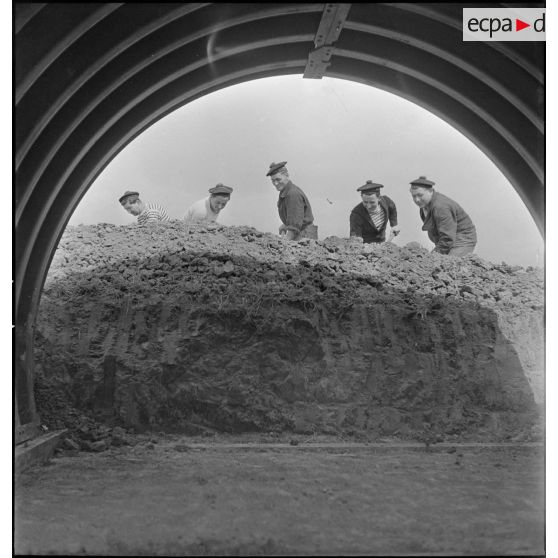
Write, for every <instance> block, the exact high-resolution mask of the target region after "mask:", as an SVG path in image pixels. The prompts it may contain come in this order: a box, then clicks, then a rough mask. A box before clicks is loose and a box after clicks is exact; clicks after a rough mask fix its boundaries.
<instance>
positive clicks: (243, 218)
mask: <svg viewBox="0 0 558 558" xmlns="http://www.w3.org/2000/svg"><path fill="white" fill-rule="evenodd" d="M283 160H286V161H288V168H289V171H290V175H291V179H292V180H293V182H294V183H295V184H297V185H298V186H300V187H301V188H302V189H303V190H304V191H305V192H306V194H307V195H308V197H309V199H310V202H311V204H312V209H313V212H314V217H315V224H317V225H318V234H319V238H325V237H326V236H331V235H336V236H341V237H346V236H348V235H349V213H350V211H351V209H352V208H353V207H354V206H355V205H356V204H358V203H359V202H360V196H359V195H358V192H356V188H357V187H358V186H360V185H362V184H364V182H365V181H366V180H368V179H372V180H373V181H375V182H380V183H382V184H384V185H385V188H384V189H383V191H382V193H383V194H386V195H388V196H389V197H391V198H392V199H393V200H394V201H395V203H396V205H397V210H398V214H399V224H400V227H401V234H400V236H399V237H398V238H397V239H395V243H396V244H398V245H404V244H406V243H407V242H410V241H418V242H420V243H422V244H423V245H424V246H425V247H428V248H431V247H432V244H431V243H430V241H429V240H428V237H427V236H426V233H425V232H422V231H421V225H422V223H421V221H420V218H419V215H418V208H417V207H416V206H415V205H414V203H413V202H412V200H411V196H410V194H409V181H410V180H412V179H414V178H416V177H418V176H419V175H426V176H427V177H428V178H430V179H431V180H433V181H434V182H436V188H437V189H438V190H439V191H440V192H442V193H444V194H446V195H448V196H450V197H451V198H453V199H455V200H456V201H457V202H458V203H460V204H461V205H462V206H463V208H464V209H465V210H466V211H467V212H468V213H469V215H470V216H471V218H472V219H473V221H474V223H475V225H476V227H477V232H478V237H479V242H478V245H477V249H476V252H477V253H478V254H479V255H480V256H481V257H483V258H486V259H489V260H491V261H495V262H501V261H506V262H507V263H510V264H519V265H523V266H528V265H535V266H542V265H543V263H544V256H543V254H544V252H543V251H544V243H543V241H542V238H541V236H540V234H539V232H538V230H537V228H536V225H535V223H534V221H533V219H532V218H531V216H530V215H529V212H528V211H527V208H526V207H525V205H524V204H523V202H522V201H521V199H520V197H519V195H518V194H517V193H516V192H515V190H514V189H513V188H512V186H511V184H510V183H509V181H508V180H507V179H506V178H505V177H504V176H503V174H502V173H501V172H500V171H499V170H498V169H497V167H496V166H495V165H494V164H493V163H492V162H491V161H490V160H489V159H488V157H487V156H486V155H484V154H483V153H482V152H481V151H480V150H479V149H478V148H477V147H476V146H475V145H474V144H473V143H472V142H471V141H469V140H468V139H467V138H466V137H465V136H463V135H462V134H461V133H460V132H458V131H457V130H455V129H454V128H452V127H451V126H450V125H449V124H448V123H446V122H444V121H443V120H441V119H440V118H438V117H437V116H435V115H433V114H432V113H430V112H428V111H427V110H425V109H423V108H421V107H419V106H417V105H414V104H413V103H410V102H408V101H406V100H405V99H403V98H400V97H397V96H395V95H393V94H390V93H387V92H384V91H381V90H379V89H375V88H372V87H369V86H366V85H362V84H357V83H353V82H349V81H344V80H339V79H333V78H324V79H322V80H303V79H302V78H301V76H284V77H274V78H266V79H261V80H256V81H252V82H248V83H244V84H240V85H235V86H232V87H229V88H226V89H224V90H221V91H218V92H216V93H212V94H210V95H208V96H206V97H204V98H202V99H199V100H196V101H194V102H192V103H190V104H188V105H186V106H184V107H182V108H181V109H179V110H176V111H175V112H173V113H172V114H170V115H168V116H167V117H165V118H163V119H162V120H160V121H159V122H157V123H156V124H154V125H153V126H151V127H150V128H149V129H148V130H146V131H145V132H144V133H143V134H141V135H140V136H138V137H137V138H136V139H135V140H134V141H132V142H131V143H130V144H129V145H128V146H127V147H126V148H124V150H123V151H122V152H121V153H120V154H119V155H117V157H116V158H115V159H114V160H113V161H112V162H111V163H110V164H109V165H108V166H107V167H106V169H105V170H104V171H103V172H102V173H101V174H100V176H99V177H98V178H97V180H96V181H95V182H94V183H93V185H92V186H91V188H90V190H89V191H88V192H87V193H86V195H85V196H84V198H83V199H82V201H81V203H80V205H79V206H78V207H77V209H76V211H75V212H74V214H73V215H72V218H71V220H70V224H73V225H76V224H80V223H83V224H93V223H99V222H106V223H115V224H125V223H132V222H134V220H135V218H133V217H132V216H131V215H129V214H127V213H126V212H125V211H124V210H123V209H122V208H121V207H120V205H119V203H118V198H119V197H120V195H121V194H122V193H123V192H124V191H125V190H130V189H134V190H138V191H139V192H140V194H141V197H142V199H143V200H144V201H151V202H157V203H160V204H162V205H163V206H164V207H165V208H166V209H167V211H168V213H169V215H170V216H171V217H172V218H182V217H183V215H184V214H185V212H186V210H187V208H188V207H189V206H190V205H191V204H192V203H193V202H195V201H197V200H199V199H201V198H203V197H206V196H207V195H208V194H207V190H208V189H209V188H210V187H212V186H214V185H215V184H216V183H218V182H222V183H224V184H227V185H230V186H232V187H233V188H234V192H233V195H232V198H231V202H230V203H229V205H228V206H227V207H226V208H225V210H224V211H223V213H222V214H221V217H220V221H221V222H222V223H223V224H226V225H249V226H253V227H256V228H257V229H259V230H261V231H264V232H277V229H278V226H279V224H280V222H279V218H278V215H277V207H276V203H277V192H276V190H275V188H274V187H273V186H272V185H271V183H270V181H269V178H268V177H266V176H265V175H266V172H267V169H268V167H269V164H270V163H271V162H272V161H276V162H277V161H283Z"/></svg>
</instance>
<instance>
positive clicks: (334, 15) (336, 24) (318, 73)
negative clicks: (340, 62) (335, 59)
mask: <svg viewBox="0 0 558 558" xmlns="http://www.w3.org/2000/svg"><path fill="white" fill-rule="evenodd" d="M350 9H351V4H326V5H325V7H324V11H323V13H322V19H321V20H320V25H319V26H318V30H317V31H316V36H315V37H314V46H315V48H314V50H313V51H311V52H310V53H309V54H308V62H307V63H306V68H305V70H304V75H303V77H305V78H310V79H321V78H323V77H324V75H325V73H326V70H327V68H328V66H329V65H330V64H331V62H330V59H331V56H332V55H333V54H334V51H335V48H334V46H333V44H334V43H335V41H337V39H338V38H339V35H340V34H341V29H342V28H343V24H344V23H345V21H346V19H347V16H348V15H349V10H350Z"/></svg>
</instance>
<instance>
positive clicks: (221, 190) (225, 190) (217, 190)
mask: <svg viewBox="0 0 558 558" xmlns="http://www.w3.org/2000/svg"><path fill="white" fill-rule="evenodd" d="M232 191H233V189H232V188H231V187H230V186H225V185H224V184H221V183H220V182H219V184H217V185H216V186H213V188H210V189H209V193H210V194H223V195H225V196H230V195H231V193H232Z"/></svg>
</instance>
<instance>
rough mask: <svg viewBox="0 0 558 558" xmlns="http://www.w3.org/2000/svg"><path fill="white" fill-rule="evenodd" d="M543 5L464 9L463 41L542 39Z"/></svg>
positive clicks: (544, 11) (544, 33) (543, 23)
mask: <svg viewBox="0 0 558 558" xmlns="http://www.w3.org/2000/svg"><path fill="white" fill-rule="evenodd" d="M545 18H546V10H545V9H544V8H463V40H464V41H545V40H546V31H545V23H546V21H545Z"/></svg>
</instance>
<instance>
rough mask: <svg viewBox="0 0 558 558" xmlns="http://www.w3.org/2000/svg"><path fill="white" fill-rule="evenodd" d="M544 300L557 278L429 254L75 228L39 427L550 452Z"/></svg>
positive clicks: (50, 341)
mask: <svg viewBox="0 0 558 558" xmlns="http://www.w3.org/2000/svg"><path fill="white" fill-rule="evenodd" d="M543 287H544V286H543V274H542V271H541V270H538V269H530V268H529V269H527V270H525V269H523V268H520V267H510V266H508V265H506V264H493V263H490V262H487V261H484V260H482V259H480V258H479V257H477V256H470V257H467V258H463V259H456V258H451V257H445V256H440V255H438V254H431V253H429V252H428V251H426V250H425V249H423V248H421V247H420V246H418V245H416V246H411V245H409V246H407V247H403V248H399V247H397V246H395V245H393V244H384V245H362V244H360V243H358V242H354V241H351V240H343V239H338V238H335V237H331V238H328V239H325V240H322V241H314V240H304V241H302V242H300V243H284V242H283V241H281V240H280V239H279V238H278V237H276V236H275V235H271V234H265V233H261V232H259V231H257V230H255V229H253V228H249V227H217V228H215V229H212V230H204V229H203V228H199V227H196V226H191V227H190V228H189V229H185V228H184V226H183V225H182V224H181V223H179V222H171V223H168V224H160V225H157V226H153V227H145V228H140V227H136V226H115V225H107V224H101V225H95V226H79V227H69V228H68V229H67V230H66V231H65V233H64V235H63V237H62V240H61V242H60V244H59V247H58V250H57V252H56V254H55V256H54V259H53V262H52V265H51V268H50V272H49V275H48V278H47V281H46V284H45V287H44V292H43V294H42V298H41V305H40V310H39V316H38V322H37V330H36V340H35V354H36V394H37V400H38V407H39V412H40V414H41V417H42V419H43V422H45V423H46V424H47V425H48V426H49V427H53V428H56V427H61V426H68V427H70V428H72V429H73V431H78V430H79V429H81V432H82V434H83V433H85V432H86V431H87V430H88V429H89V430H90V431H91V422H89V423H88V424H89V426H87V425H86V424H85V423H86V422H87V421H92V420H95V421H97V422H96V423H95V424H96V425H97V427H96V428H97V431H99V429H101V430H102V429H103V428H105V432H109V433H110V430H111V429H112V428H113V427H115V426H119V427H123V428H125V429H129V430H134V431H145V430H148V431H149V430H156V431H168V432H170V431H177V432H184V433H190V434H202V433H211V432H250V431H251V432H256V431H258V432H268V433H272V432H293V433H299V434H313V433H315V434H329V435H334V436H357V437H364V438H366V439H370V440H374V439H381V438H385V437H389V438H398V439H420V440H426V441H429V440H430V441H436V440H458V439H459V440H472V439H474V440H486V441H488V440H506V439H508V440H509V439H515V440H528V439H536V438H537V437H539V436H540V427H539V425H540V407H541V404H542V400H543V312H544V291H543ZM86 417H87V419H86ZM100 423H102V424H104V425H105V426H104V427H100V426H99V424H100ZM96 437H97V438H98V437H99V435H97V436H96ZM94 440H95V436H92V437H91V441H92V442H93V443H94Z"/></svg>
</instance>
